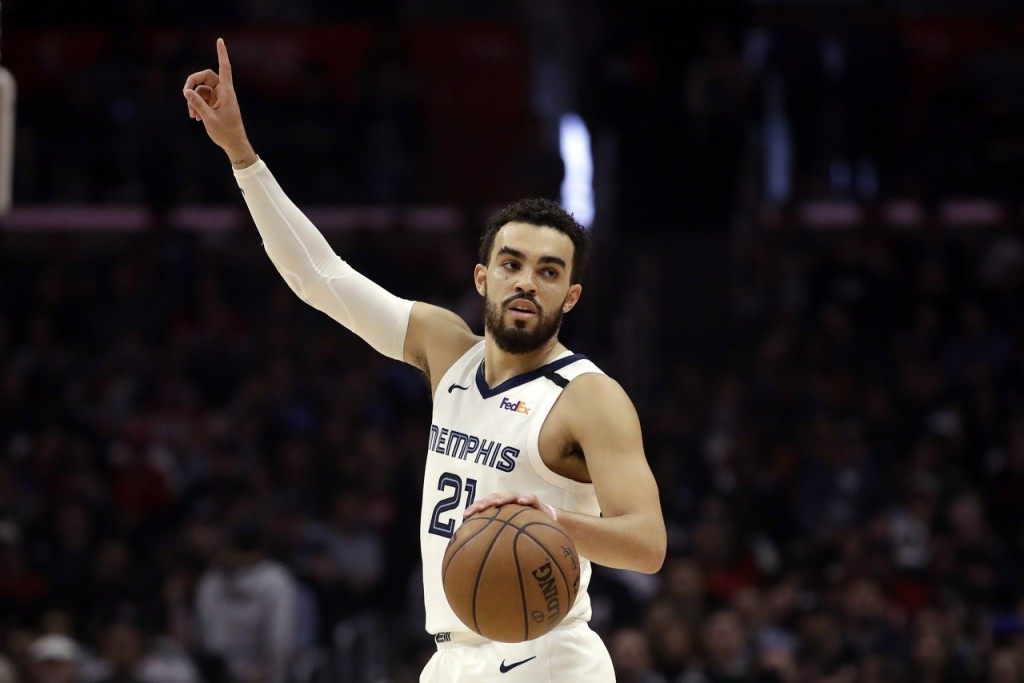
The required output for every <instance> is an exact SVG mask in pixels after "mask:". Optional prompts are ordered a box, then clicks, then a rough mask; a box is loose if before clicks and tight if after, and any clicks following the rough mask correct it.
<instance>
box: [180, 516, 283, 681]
mask: <svg viewBox="0 0 1024 683" xmlns="http://www.w3.org/2000/svg"><path fill="white" fill-rule="evenodd" d="M264 534H265V530H264V528H263V525H262V524H261V523H260V522H258V521H256V520H252V519H245V520H243V521H240V522H238V523H237V524H236V525H235V527H234V528H233V529H232V530H231V535H230V538H229V539H228V542H227V544H226V546H225V548H224V550H223V552H222V553H221V555H220V556H219V557H218V558H217V561H216V563H215V564H214V565H213V566H211V567H209V568H208V569H207V570H206V572H205V573H204V574H203V576H202V577H201V578H200V580H199V587H198V591H197V595H196V610H197V613H198V616H199V622H200V629H201V637H200V645H201V647H202V648H203V649H204V650H206V651H208V652H210V653H213V654H216V655H219V656H220V657H222V658H223V659H224V661H225V663H226V665H227V667H228V670H229V671H230V672H231V675H232V677H233V680H234V681H235V682H236V683H285V682H286V681H287V678H288V671H289V665H290V662H291V659H292V657H293V655H294V653H295V633H296V628H297V624H296V615H297V608H296V586H295V580H294V578H293V576H292V573H291V571H290V570H289V569H288V568H287V567H286V566H284V565H282V564H281V563H280V562H278V561H277V560H274V559H272V558H270V557H268V556H267V555H266V554H265V552H264V547H265V546H264V544H265V542H266V539H265V537H264Z"/></svg>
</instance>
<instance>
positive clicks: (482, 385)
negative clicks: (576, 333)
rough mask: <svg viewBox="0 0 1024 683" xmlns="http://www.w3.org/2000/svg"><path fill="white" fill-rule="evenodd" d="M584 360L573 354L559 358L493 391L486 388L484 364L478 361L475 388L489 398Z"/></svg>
mask: <svg viewBox="0 0 1024 683" xmlns="http://www.w3.org/2000/svg"><path fill="white" fill-rule="evenodd" d="M586 358H587V357H586V356H584V355H583V354H582V353H574V354H572V355H571V356H566V357H565V358H559V359H558V360H555V361H551V362H550V363H548V364H547V365H544V366H541V367H539V368H537V369H536V370H530V371H529V372H524V373H523V374H521V375H516V376H515V377H511V378H509V379H507V380H505V381H504V382H502V383H501V384H499V385H498V386H496V387H494V388H493V389H491V388H490V387H488V386H487V380H485V379H484V362H483V361H480V365H479V366H478V367H477V369H476V388H477V389H478V390H479V391H480V395H481V396H483V397H484V398H491V397H492V396H497V395H498V394H503V393H505V392H506V391H508V390H509V389H512V388H514V387H518V386H522V385H523V384H526V383H527V382H532V381H533V380H535V379H537V378H538V377H543V376H544V375H546V374H548V373H551V372H554V371H555V370H561V369H562V368H564V367H565V366H566V365H571V364H572V363H575V362H576V361H578V360H586Z"/></svg>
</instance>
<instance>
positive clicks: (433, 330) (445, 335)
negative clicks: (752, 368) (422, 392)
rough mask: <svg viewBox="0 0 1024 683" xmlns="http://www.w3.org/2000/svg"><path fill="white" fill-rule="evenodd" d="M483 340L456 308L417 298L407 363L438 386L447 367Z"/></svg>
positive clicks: (410, 322) (410, 325)
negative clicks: (454, 309)
mask: <svg viewBox="0 0 1024 683" xmlns="http://www.w3.org/2000/svg"><path fill="white" fill-rule="evenodd" d="M481 339H482V337H480V336H479V335H477V334H474V333H473V331H472V330H471V329H470V328H469V325H468V324H466V321H465V320H463V319H462V318H461V317H460V316H459V315H458V314H456V313H455V312H454V311H450V310H448V309H446V308H441V307H440V306H434V305H433V304H428V303H424V302H422V301H417V302H416V303H415V304H414V305H413V307H412V313H411V314H410V315H409V328H408V331H407V332H406V338H405V362H407V363H409V364H410V365H414V366H416V367H418V368H419V369H420V370H422V371H423V372H424V373H425V374H426V375H427V377H428V378H429V379H430V382H431V389H436V388H437V383H438V382H440V381H441V377H442V376H443V375H444V373H445V372H446V371H447V370H448V368H450V367H451V366H452V364H454V363H455V361H457V360H458V359H459V358H460V357H462V355H463V354H464V353H466V351H468V350H469V349H470V348H472V347H473V346H474V345H475V344H477V343H478V342H479V341H480V340H481Z"/></svg>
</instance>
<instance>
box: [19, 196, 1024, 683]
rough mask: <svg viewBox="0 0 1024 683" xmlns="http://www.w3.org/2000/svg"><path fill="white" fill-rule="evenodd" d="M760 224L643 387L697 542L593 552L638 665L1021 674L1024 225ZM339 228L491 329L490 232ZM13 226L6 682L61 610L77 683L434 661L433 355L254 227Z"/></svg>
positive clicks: (350, 251) (796, 672)
mask: <svg viewBox="0 0 1024 683" xmlns="http://www.w3.org/2000/svg"><path fill="white" fill-rule="evenodd" d="M762 227H763V228H764V229H763V230H761V231H760V232H759V236H758V237H757V238H756V239H755V240H753V241H752V242H751V243H750V244H749V245H747V246H746V247H745V248H744V249H743V250H742V253H741V254H739V258H738V259H737V261H736V263H735V264H734V272H735V277H734V279H733V281H732V292H733V301H734V309H733V311H732V316H731V320H732V334H731V337H730V338H731V340H732V341H731V342H730V344H729V345H728V348H727V349H725V354H724V356H723V358H724V360H723V361H722V362H720V363H714V364H699V363H695V362H693V361H692V360H690V359H688V358H684V357H678V356H675V357H672V356H670V357H669V358H668V360H667V362H666V366H665V367H664V368H662V370H663V372H662V373H661V378H662V379H661V381H660V382H659V383H658V384H657V385H656V386H655V387H653V389H652V390H651V391H650V392H649V393H648V394H645V395H636V396H635V399H636V401H637V405H638V408H639V409H640V413H641V418H642V420H643V424H644V429H645V443H646V447H647V452H648V457H649V459H650V461H651V464H652V467H653V468H654V470H655V473H656V475H657V478H658V482H659V486H660V491H661V494H662V499H663V505H664V510H665V514H666V518H667V520H668V523H669V529H670V552H669V559H668V560H667V562H666V565H665V567H664V569H663V570H662V571H661V572H660V573H659V574H657V575H654V576H643V575H634V574H632V573H629V572H617V571H611V570H606V569H599V570H598V571H597V572H596V574H595V579H594V584H593V594H594V603H595V615H594V621H593V623H594V626H595V628H596V629H598V630H599V631H600V632H601V633H602V634H603V635H604V636H605V637H606V638H607V641H608V643H609V644H610V647H611V649H612V652H613V657H614V659H615V661H616V663H617V666H618V667H619V670H620V673H619V675H620V680H621V681H623V683H629V682H630V681H645V682H647V683H659V682H666V683H680V682H685V683H695V682H702V681H708V682H719V681H736V682H739V681H758V682H762V681H766V682H767V681H781V682H785V683H844V682H850V683H855V682H864V683H867V682H869V681H870V682H875V683H883V682H884V683H910V682H911V681H913V682H915V683H919V682H922V681H924V682H928V681H936V682H943V683H945V682H953V681H972V682H973V681H977V682H982V681H985V682H998V683H1003V682H1006V683H1010V682H1011V681H1019V680H1021V676H1022V675H1024V600H1022V597H1024V595H1022V591H1021V588H1020V581H1019V577H1020V576H1021V573H1022V571H1024V536H1022V535H1021V531H1020V530H1021V528H1024V525H1022V522H1024V497H1022V496H1021V495H1020V492H1021V491H1022V490H1024V489H1022V487H1024V353H1022V348H1024V347H1022V345H1021V342H1022V339H1024V308H1022V307H1021V305H1020V303H1021V301H1022V297H1024V238H1022V236H1021V233H1020V229H1019V223H1018V222H1016V221H1012V220H1010V219H1007V221H1006V222H1005V223H1003V224H1001V225H999V226H997V227H992V228H975V229H966V228H957V227H955V226H953V227H949V226H945V225H943V224H940V223H938V222H937V221H933V220H928V221H926V222H925V223H924V224H923V225H922V226H920V227H919V228H917V229H895V228H893V227H892V226H890V225H887V224H885V223H884V221H882V219H881V218H879V217H878V216H869V218H868V220H867V222H866V223H865V225H863V226H861V227H859V228H857V229H850V230H846V231H815V230H812V229H808V228H806V227H804V226H802V225H801V224H800V222H799V219H798V216H797V214H796V213H795V212H783V214H782V216H781V218H780V220H779V221H778V222H777V223H776V224H775V225H774V226H773V227H771V228H769V227H767V226H762ZM332 241H333V242H334V243H335V245H336V247H337V248H338V249H339V251H340V252H341V253H345V254H346V255H348V256H349V258H350V260H351V261H352V262H353V263H354V264H355V265H356V266H357V267H358V268H360V269H361V270H363V271H364V272H366V273H367V274H368V275H370V276H371V277H373V278H375V279H377V280H379V281H381V282H382V283H384V284H385V285H386V286H388V287H389V288H391V289H392V290H393V291H396V292H398V293H400V294H402V295H404V296H418V297H420V298H423V299H426V300H429V301H433V302H435V303H438V304H442V305H446V306H450V307H452V308H454V309H456V310H459V311H462V312H463V314H464V315H465V316H466V318H467V320H470V321H472V322H476V318H477V316H478V313H479V311H478V310H477V309H476V305H475V304H473V303H472V300H469V301H467V300H466V299H465V296H466V292H468V291H469V289H468V287H465V286H464V285H465V283H464V282H462V280H463V278H460V276H459V273H469V272H471V264H472V261H473V255H472V243H471V240H469V239H463V237H462V236H459V235H452V236H449V237H448V238H445V239H438V237H437V236H427V235H417V234H415V233H414V234H410V235H407V236H405V237H404V238H403V239H402V240H394V239H393V238H392V237H390V236H389V235H386V234H373V233H366V234H359V233H351V234H349V233H346V234H334V235H333V236H332ZM2 254H3V256H2V262H3V267H2V268H0V273H2V276H0V293H2V294H0V300H2V305H3V310H4V311H5V313H6V315H5V316H4V317H3V319H2V323H0V358H2V359H3V365H2V375H0V376H2V379H3V381H2V383H0V444H2V448H3V451H2V452H3V456H4V457H3V459H2V461H0V605H2V607H0V651H2V652H3V654H4V659H5V660H6V661H7V662H8V663H9V669H10V671H12V672H13V673H12V674H10V675H8V677H7V680H21V681H36V680H38V681H39V682H40V683H71V681H70V680H66V681H65V680H60V681H58V680H57V679H52V678H47V677H46V676H45V675H42V674H38V673H37V672H36V671H35V667H36V665H37V663H38V662H37V660H38V659H39V656H38V653H37V652H36V651H37V649H45V648H44V646H43V645H38V643H39V642H48V643H53V642H56V641H53V640H52V639H51V640H48V641H38V640H37V639H38V637H39V636H41V635H47V636H53V635H63V636H66V637H67V638H69V639H72V640H73V641H74V643H73V645H74V649H73V651H74V652H75V657H74V662H75V663H76V667H77V669H76V670H77V677H76V678H75V679H74V680H75V681H77V682H78V683H95V682H96V681H107V680H113V679H117V680H124V681H129V680H130V681H138V683H163V682H164V681H173V682H174V683H196V682H198V681H214V682H216V681H225V682H226V681H232V682H234V683H257V682H258V683H284V682H285V681H295V682H297V683H309V682H310V681H317V680H321V679H320V678H318V676H319V677H324V678H323V679H322V680H332V681H349V680H351V681H357V680H358V681H362V680H365V681H377V680H380V681H407V680H415V675H416V672H417V671H418V668H419V665H420V663H421V662H422V660H423V657H425V656H426V655H427V654H428V653H429V652H430V650H431V648H432V647H433V644H432V643H431V642H430V641H429V640H426V639H425V637H424V635H423V634H422V631H421V629H422V626H421V624H422V621H421V620H422V615H421V613H420V607H419V605H420V599H421V596H420V594H419V590H420V589H419V574H418V568H417V567H418V553H417V532H418V530H417V529H416V525H415V522H414V520H416V519H417V513H416V510H417V505H418V502H417V501H418V499H419V486H420V467H421V465H422V460H423V457H424V454H423V448H424V443H425V442H424V439H425V436H426V431H427V426H428V424H429V418H428V411H429V397H428V396H427V391H426V385H425V383H424V382H423V380H422V378H421V377H419V376H417V374H416V373H415V372H413V371H410V370H408V369H407V368H406V367H405V366H402V365H400V364H397V363H393V362H391V361H387V360H384V359H381V358H380V357H378V356H377V355H376V354H375V353H374V352H373V351H372V350H370V349H369V348H368V347H366V346H365V345H364V344H363V343H362V342H360V341H359V340H358V339H356V338H354V337H353V336H351V335H350V334H349V333H347V332H346V331H344V330H343V329H342V328H340V327H338V326H337V325H336V324H334V323H333V322H331V321H330V320H328V319H327V318H326V317H325V316H323V315H322V314H319V313H317V312H315V311H312V310H311V309H308V308H307V307H305V305H304V304H302V303H301V302H300V301H299V300H298V299H297V298H295V297H294V296H293V295H292V294H291V293H290V292H289V291H288V290H287V288H286V287H285V286H283V283H281V282H280V281H279V279H278V277H277V275H276V273H275V272H274V271H273V270H272V268H271V266H270V264H269V263H268V262H267V260H266V258H265V255H264V254H263V253H262V250H261V249H260V247H259V245H258V242H257V240H256V238H255V233H254V232H253V231H252V230H251V229H243V230H238V231H234V232H230V233H226V234H222V235H220V236H217V237H203V236H199V235H196V234H192V233H184V232H167V233H160V232H153V233H151V234H146V235H139V236H131V237H129V236H121V237H117V236H92V237H86V236H80V237H73V236H66V235H65V236H60V235H54V236H51V237H49V238H43V237H32V236H22V237H17V236H15V235H8V236H7V237H6V238H5V241H4V248H3V250H2ZM439 262H443V263H445V264H446V265H445V267H444V268H438V267H437V263H439ZM619 267H622V264H619ZM439 274H441V275H440V277H439ZM594 276H595V277H600V273H597V274H595V275H594ZM664 303H665V306H668V305H669V303H668V300H666V301H665V302H664ZM593 305H595V306H596V305H598V304H597V303H594V304H593ZM661 313H662V315H666V316H667V315H671V311H669V310H668V309H667V308H666V309H665V310H662V311H661ZM694 324H699V323H697V322H695V323H694ZM569 343H570V345H572V346H574V347H576V348H579V349H581V350H584V351H586V352H588V353H589V354H591V355H592V357H594V358H595V359H596V360H598V362H599V363H601V364H602V365H605V366H606V367H607V368H608V369H609V370H610V371H611V372H612V373H613V374H615V372H616V369H617V366H618V364H619V362H620V360H621V359H616V358H615V356H614V355H612V352H613V349H610V348H605V347H602V346H600V345H596V346H595V345H594V344H591V343H590V342H589V340H588V338H587V335H585V334H579V335H578V336H576V337H574V336H573V333H571V332H570V335H569ZM622 380H623V381H624V383H625V384H626V386H627V387H628V386H629V383H630V378H629V377H628V376H625V377H622ZM58 649H59V648H58ZM61 651H62V652H63V651H64V650H61ZM34 653H36V654H34ZM5 670H6V669H5Z"/></svg>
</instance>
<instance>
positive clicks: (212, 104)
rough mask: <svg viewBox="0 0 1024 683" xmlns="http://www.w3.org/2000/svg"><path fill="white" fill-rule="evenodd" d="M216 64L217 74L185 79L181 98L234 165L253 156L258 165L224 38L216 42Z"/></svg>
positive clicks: (203, 73) (198, 74)
mask: <svg viewBox="0 0 1024 683" xmlns="http://www.w3.org/2000/svg"><path fill="white" fill-rule="evenodd" d="M217 62H218V65H217V71H216V72H215V71H213V70H212V69H204V70H203V71H197V72H196V73H193V74H191V75H190V76H189V77H188V78H186V79H185V87H184V88H182V94H183V95H184V96H185V100H186V101H187V102H188V114H189V116H190V117H191V118H193V119H195V120H196V121H202V122H203V126H204V127H205V128H206V133H207V135H209V136H210V139H211V140H213V141H214V142H215V143H216V144H217V145H218V146H220V147H221V148H222V149H223V150H224V151H225V152H227V153H228V156H229V157H230V158H231V160H232V162H235V161H236V160H241V159H247V158H249V157H250V156H251V157H252V160H253V161H255V153H254V152H253V151H252V147H251V145H250V144H249V140H248V138H247V137H246V135H245V127H244V126H243V125H242V112H241V110H240V109H239V108H238V98H237V97H236V96H235V87H234V82H233V80H232V78H231V61H230V60H229V59H228V48H227V46H226V45H225V44H224V39H223V38H218V39H217Z"/></svg>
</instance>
